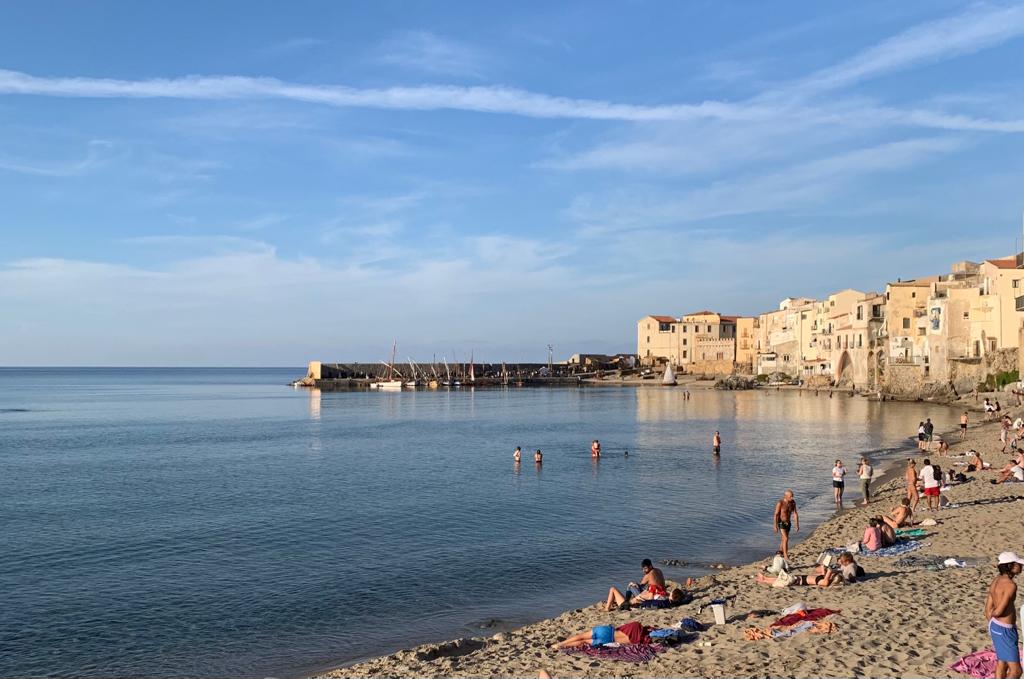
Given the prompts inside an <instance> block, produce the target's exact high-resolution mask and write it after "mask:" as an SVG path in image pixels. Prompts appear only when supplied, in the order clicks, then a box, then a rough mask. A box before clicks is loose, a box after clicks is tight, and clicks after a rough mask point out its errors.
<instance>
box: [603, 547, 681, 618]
mask: <svg viewBox="0 0 1024 679" xmlns="http://www.w3.org/2000/svg"><path fill="white" fill-rule="evenodd" d="M640 569H641V570H642V571H643V572H644V577H643V578H641V579H640V584H639V585H638V584H636V583H635V582H631V583H629V587H628V588H627V589H626V591H627V592H630V591H632V592H633V598H632V599H631V601H651V600H653V599H667V598H668V592H666V591H665V575H664V574H663V573H662V572H661V569H660V568H655V567H654V564H653V563H651V560H650V559H644V560H643V561H641V562H640ZM625 601H626V597H625V596H623V595H622V594H621V593H620V592H619V590H617V589H615V588H614V587H612V588H611V589H610V590H608V599H607V600H606V601H605V604H604V609H605V610H606V611H611V610H614V609H615V608H618V607H619V606H621V605H622V604H623V603H625Z"/></svg>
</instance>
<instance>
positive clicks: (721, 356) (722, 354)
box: [718, 351, 725, 361]
mask: <svg viewBox="0 0 1024 679" xmlns="http://www.w3.org/2000/svg"><path fill="white" fill-rule="evenodd" d="M724 359H725V352H722V351H719V352H718V360H719V361H721V360H724Z"/></svg>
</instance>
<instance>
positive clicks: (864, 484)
mask: <svg viewBox="0 0 1024 679" xmlns="http://www.w3.org/2000/svg"><path fill="white" fill-rule="evenodd" d="M874 475H875V470H874V469H873V468H872V467H871V465H870V464H868V458H866V457H862V458H860V466H859V467H857V478H858V479H860V494H861V495H862V496H864V502H862V503H861V504H863V505H864V506H865V507H866V506H867V505H868V504H869V503H870V502H871V477H872V476H874Z"/></svg>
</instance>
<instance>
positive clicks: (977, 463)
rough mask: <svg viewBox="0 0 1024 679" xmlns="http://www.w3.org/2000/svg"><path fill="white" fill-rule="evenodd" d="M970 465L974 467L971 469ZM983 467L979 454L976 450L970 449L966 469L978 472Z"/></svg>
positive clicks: (983, 462) (983, 463)
mask: <svg viewBox="0 0 1024 679" xmlns="http://www.w3.org/2000/svg"><path fill="white" fill-rule="evenodd" d="M971 467H974V469H971ZM984 468H985V461H984V460H982V459H981V455H979V454H978V451H976V450H972V451H971V457H970V458H969V459H968V460H967V471H969V472H980V471H981V470H982V469H984Z"/></svg>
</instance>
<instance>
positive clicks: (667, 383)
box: [661, 363, 678, 387]
mask: <svg viewBox="0 0 1024 679" xmlns="http://www.w3.org/2000/svg"><path fill="white" fill-rule="evenodd" d="M676 384H678V382H676V374H675V373H674V372H673V371H672V364H671V363H669V364H666V365H665V375H664V376H663V377H662V378H661V386H663V387H674V386H676Z"/></svg>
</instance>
